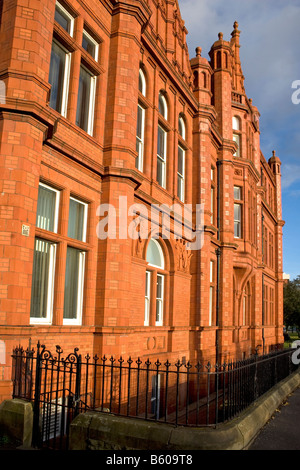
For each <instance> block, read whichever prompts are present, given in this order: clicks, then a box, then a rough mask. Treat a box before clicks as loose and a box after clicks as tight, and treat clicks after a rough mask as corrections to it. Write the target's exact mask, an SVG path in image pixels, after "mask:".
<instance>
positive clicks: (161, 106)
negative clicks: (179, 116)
mask: <svg viewBox="0 0 300 470" xmlns="http://www.w3.org/2000/svg"><path fill="white" fill-rule="evenodd" d="M158 111H159V113H160V114H161V115H162V116H163V117H164V118H165V119H168V106H167V100H166V98H165V97H164V95H163V94H162V93H160V94H159V98H158Z"/></svg>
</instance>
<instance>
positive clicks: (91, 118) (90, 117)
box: [76, 63, 97, 136]
mask: <svg viewBox="0 0 300 470" xmlns="http://www.w3.org/2000/svg"><path fill="white" fill-rule="evenodd" d="M80 68H82V69H84V70H85V71H86V72H87V73H88V74H89V75H90V80H91V89H90V96H89V103H88V124H87V129H86V131H85V130H84V129H82V130H83V131H85V132H86V133H87V134H89V135H90V136H93V132H94V119H95V98H96V83H97V77H96V75H93V73H92V72H91V71H90V69H89V68H88V67H85V66H84V65H83V64H82V63H81V64H80ZM76 112H77V108H76ZM78 127H79V126H78ZM79 128H80V129H81V127H79Z"/></svg>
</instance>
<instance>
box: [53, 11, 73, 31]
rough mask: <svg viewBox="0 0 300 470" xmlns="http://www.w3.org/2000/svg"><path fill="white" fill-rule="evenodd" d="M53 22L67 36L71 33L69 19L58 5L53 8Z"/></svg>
mask: <svg viewBox="0 0 300 470" xmlns="http://www.w3.org/2000/svg"><path fill="white" fill-rule="evenodd" d="M55 21H57V23H58V24H60V26H61V27H62V28H64V29H65V30H66V31H67V32H68V33H69V34H70V33H71V18H70V17H69V16H68V15H67V14H66V13H65V12H64V11H63V10H62V9H61V8H60V7H59V6H58V5H56V7H55Z"/></svg>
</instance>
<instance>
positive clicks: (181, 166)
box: [178, 147, 184, 175]
mask: <svg viewBox="0 0 300 470" xmlns="http://www.w3.org/2000/svg"><path fill="white" fill-rule="evenodd" d="M183 172H184V150H183V149H182V148H181V147H178V173H180V174H181V175H183Z"/></svg>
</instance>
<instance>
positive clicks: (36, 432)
mask: <svg viewBox="0 0 300 470" xmlns="http://www.w3.org/2000/svg"><path fill="white" fill-rule="evenodd" d="M43 351H44V349H43V350H42V352H41V353H40V342H38V344H37V354H36V371H35V392H34V403H33V429H32V446H33V447H40V446H41V432H40V393H41V357H42V354H43Z"/></svg>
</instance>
